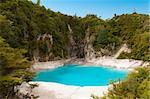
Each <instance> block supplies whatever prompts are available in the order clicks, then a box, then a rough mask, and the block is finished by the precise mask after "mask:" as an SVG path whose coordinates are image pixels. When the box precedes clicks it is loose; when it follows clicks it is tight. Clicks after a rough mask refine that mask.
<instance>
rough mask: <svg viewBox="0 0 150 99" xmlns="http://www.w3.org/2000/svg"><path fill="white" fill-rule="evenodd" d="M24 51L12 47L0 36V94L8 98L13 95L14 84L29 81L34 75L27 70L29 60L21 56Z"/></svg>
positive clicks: (4, 98) (29, 64)
mask: <svg viewBox="0 0 150 99" xmlns="http://www.w3.org/2000/svg"><path fill="white" fill-rule="evenodd" d="M25 53H26V51H25V50H22V49H14V48H11V47H10V46H9V44H7V43H6V42H5V40H4V39H3V38H1V37H0V90H1V91H0V96H1V97H2V98H3V99H10V97H11V98H12V97H14V96H15V93H16V91H15V86H17V85H20V84H21V83H22V82H25V81H30V80H31V79H32V77H33V76H34V73H33V72H30V71H29V68H30V66H31V62H30V61H28V60H27V58H24V57H23V54H25Z"/></svg>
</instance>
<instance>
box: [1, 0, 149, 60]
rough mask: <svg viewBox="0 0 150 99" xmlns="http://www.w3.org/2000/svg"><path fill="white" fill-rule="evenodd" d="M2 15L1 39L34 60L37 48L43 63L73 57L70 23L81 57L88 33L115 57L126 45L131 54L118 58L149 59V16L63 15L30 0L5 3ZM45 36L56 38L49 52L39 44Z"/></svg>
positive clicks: (97, 48)
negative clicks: (101, 16) (58, 58)
mask: <svg viewBox="0 0 150 99" xmlns="http://www.w3.org/2000/svg"><path fill="white" fill-rule="evenodd" d="M37 1H38V2H39V1H40V0H37ZM0 13H1V15H0V28H3V29H2V30H1V31H0V36H2V37H3V38H4V39H6V41H7V42H8V43H9V44H10V46H11V47H13V48H23V49H26V50H27V54H26V55H27V56H29V58H30V59H31V60H32V59H33V57H34V55H33V53H37V52H36V50H37V47H39V54H38V57H39V58H40V60H41V61H45V59H44V58H45V57H47V56H48V55H49V54H50V53H51V56H49V60H53V59H55V57H60V58H67V57H71V56H70V54H69V53H71V52H72V51H71V52H70V50H69V49H70V48H71V42H70V41H69V36H68V35H69V29H68V24H69V25H70V27H71V29H72V31H73V33H72V34H71V35H72V36H73V40H74V41H75V42H76V45H74V46H76V47H77V53H78V56H77V57H79V58H81V57H84V55H83V53H82V52H83V50H84V43H85V41H84V40H85V36H86V33H87V31H89V32H90V33H89V34H90V35H89V36H91V35H93V36H94V37H95V39H94V41H93V47H94V49H95V50H96V51H99V50H100V49H104V50H105V49H106V50H109V51H110V52H111V53H113V54H114V53H115V52H116V51H117V50H118V49H119V48H120V46H121V45H122V44H124V43H127V45H128V46H129V48H131V50H132V53H130V54H127V53H123V54H122V55H121V56H120V57H119V58H132V59H142V60H144V61H148V60H149V59H148V58H149V56H148V47H149V46H148V39H147V38H148V37H149V36H148V32H149V26H148V24H149V16H148V15H143V14H137V13H133V14H123V15H120V16H117V15H116V16H115V17H114V18H112V19H110V20H106V21H104V20H102V19H100V18H98V17H97V16H96V15H91V14H89V15H87V16H86V17H84V18H80V17H77V16H67V15H63V14H61V13H60V12H58V13H56V12H53V11H51V10H50V9H46V8H45V7H44V6H39V5H38V4H33V3H32V2H31V1H28V0H7V2H5V0H4V1H3V2H1V3H0ZM45 33H47V34H50V35H52V36H53V43H54V44H53V47H52V48H51V50H50V52H49V51H48V50H47V48H48V46H47V45H46V42H45V41H41V43H40V44H39V43H37V39H38V37H39V36H40V35H43V34H45ZM140 37H142V39H141V38H140ZM142 41H143V42H142ZM139 42H140V43H139ZM141 45H142V48H141V47H140V46H141Z"/></svg>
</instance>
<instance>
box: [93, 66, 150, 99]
mask: <svg viewBox="0 0 150 99" xmlns="http://www.w3.org/2000/svg"><path fill="white" fill-rule="evenodd" d="M149 72H150V69H149V68H148V67H145V68H137V69H136V70H135V71H134V72H132V73H130V74H129V75H128V77H127V79H126V80H124V81H122V82H119V83H117V84H115V83H112V84H113V88H110V89H109V91H108V94H107V95H105V97H103V98H99V97H97V96H92V97H93V99H149V97H150V75H149Z"/></svg>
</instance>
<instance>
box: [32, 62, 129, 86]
mask: <svg viewBox="0 0 150 99" xmlns="http://www.w3.org/2000/svg"><path fill="white" fill-rule="evenodd" d="M127 74H128V71H127V70H117V69H114V68H106V67H102V66H101V67H100V66H99V67H98V66H80V65H73V64H68V65H65V66H62V67H59V68H56V69H53V70H44V71H40V72H38V73H37V75H36V77H34V79H33V81H45V82H56V83H61V84H66V85H75V86H106V85H108V84H109V82H110V81H111V80H118V79H120V80H123V79H125V78H126V76H127Z"/></svg>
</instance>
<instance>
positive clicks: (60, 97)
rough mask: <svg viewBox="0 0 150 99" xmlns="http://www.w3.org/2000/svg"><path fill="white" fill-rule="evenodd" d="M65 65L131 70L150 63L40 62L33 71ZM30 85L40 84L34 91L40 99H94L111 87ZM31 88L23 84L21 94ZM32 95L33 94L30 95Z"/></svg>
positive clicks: (110, 60)
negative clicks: (93, 96) (94, 96)
mask: <svg viewBox="0 0 150 99" xmlns="http://www.w3.org/2000/svg"><path fill="white" fill-rule="evenodd" d="M64 64H81V65H86V66H108V67H115V68H117V69H129V70H132V69H133V68H136V67H139V66H146V65H148V64H149V63H148V62H145V63H144V62H143V61H140V60H129V59H114V58H96V59H91V60H86V61H84V60H83V59H66V60H58V61H50V62H39V63H35V64H34V65H33V69H34V70H36V71H39V70H46V69H54V68H57V67H60V66H63V65H64ZM29 83H30V84H38V87H35V88H34V89H33V90H32V94H34V95H35V96H39V97H38V99H92V98H91V95H92V94H94V95H96V96H100V97H101V96H103V95H104V93H107V91H108V88H110V86H71V85H64V84H60V83H53V82H29ZM28 87H29V86H28V85H27V84H22V85H21V86H20V92H21V93H23V94H25V93H27V92H29V91H28V89H29V88H28ZM30 94H31V93H30Z"/></svg>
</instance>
